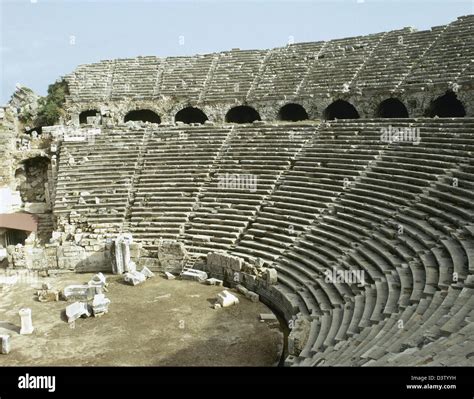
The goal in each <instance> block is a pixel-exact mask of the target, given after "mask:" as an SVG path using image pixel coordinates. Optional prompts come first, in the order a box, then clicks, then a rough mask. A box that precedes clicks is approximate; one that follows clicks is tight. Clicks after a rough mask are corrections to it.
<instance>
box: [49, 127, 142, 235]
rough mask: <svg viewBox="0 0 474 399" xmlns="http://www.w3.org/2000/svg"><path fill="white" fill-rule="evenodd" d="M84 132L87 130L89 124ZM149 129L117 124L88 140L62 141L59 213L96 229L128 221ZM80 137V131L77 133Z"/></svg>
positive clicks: (109, 228)
mask: <svg viewBox="0 0 474 399" xmlns="http://www.w3.org/2000/svg"><path fill="white" fill-rule="evenodd" d="M84 132H85V130H84ZM146 134H147V132H146V129H144V128H143V129H139V130H135V131H128V130H123V129H112V130H111V131H108V132H107V133H103V134H98V135H96V136H85V135H83V136H82V137H83V138H85V140H84V141H63V142H62V145H61V151H60V154H59V159H58V176H57V181H56V195H55V205H54V214H55V215H56V217H57V218H58V219H64V222H67V223H83V224H84V225H88V226H89V229H90V230H91V231H92V230H93V231H96V232H108V231H111V232H113V231H118V230H119V229H120V228H121V227H122V225H123V222H124V217H125V213H126V208H127V204H128V200H129V194H130V190H131V185H132V183H133V177H134V175H135V173H136V171H137V167H138V159H139V154H140V149H141V147H142V143H143V139H144V137H145V135H146ZM78 137H80V136H79V135H78Z"/></svg>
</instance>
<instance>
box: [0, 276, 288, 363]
mask: <svg viewBox="0 0 474 399" xmlns="http://www.w3.org/2000/svg"><path fill="white" fill-rule="evenodd" d="M92 276H93V274H65V275H62V276H57V277H47V278H38V279H36V280H35V281H34V282H31V281H21V280H20V281H19V282H18V283H17V284H16V285H13V286H11V287H10V288H8V289H7V290H5V289H4V290H3V291H1V290H0V334H9V335H10V336H11V338H10V342H11V352H10V353H9V354H8V355H1V354H0V366H2V365H5V366H43V365H44V366H61V365H68V366H274V365H277V364H278V361H279V359H280V356H281V352H282V347H283V333H282V331H281V330H280V327H279V325H278V324H276V323H273V325H272V324H268V323H267V322H261V321H260V320H259V315H260V313H270V312H271V310H270V309H269V308H268V307H267V306H265V305H264V304H262V303H260V302H259V303H253V302H251V301H250V300H248V299H246V298H245V297H243V296H242V295H240V294H238V293H236V292H234V291H232V292H233V293H234V294H235V295H237V296H238V297H239V300H240V303H239V304H238V305H234V306H232V307H228V308H222V309H217V310H216V309H213V308H212V305H213V303H214V300H215V297H216V295H217V293H219V292H220V291H222V289H223V287H215V286H208V285H203V284H199V283H197V282H192V281H183V280H166V279H164V278H162V277H160V276H158V275H156V277H154V278H151V279H149V280H147V281H146V282H145V283H143V284H141V285H138V286H135V287H133V286H130V285H126V284H125V283H123V282H122V278H121V277H119V276H113V275H108V276H107V281H108V283H109V287H108V290H109V291H108V292H107V293H106V296H107V297H108V298H109V299H110V300H111V304H110V306H109V313H108V314H105V315H104V316H102V317H99V318H94V317H90V318H81V319H78V320H76V322H75V323H74V324H75V325H74V324H73V326H74V328H71V327H72V326H70V325H69V324H68V323H67V321H66V317H65V315H64V310H65V308H66V306H67V305H69V303H68V302H65V301H62V300H60V301H58V302H47V303H41V302H39V301H38V300H37V299H36V295H35V293H36V290H37V289H39V288H40V287H41V285H42V283H43V282H49V283H51V284H52V286H53V288H55V289H62V288H64V287H65V286H67V285H69V284H83V283H86V282H87V281H89V280H90V278H91V277H92ZM71 303H72V302H71ZM23 307H29V308H31V309H32V319H33V326H34V327H35V331H34V332H33V334H32V335H20V334H19V331H20V318H19V316H18V311H19V310H20V309H21V308H23Z"/></svg>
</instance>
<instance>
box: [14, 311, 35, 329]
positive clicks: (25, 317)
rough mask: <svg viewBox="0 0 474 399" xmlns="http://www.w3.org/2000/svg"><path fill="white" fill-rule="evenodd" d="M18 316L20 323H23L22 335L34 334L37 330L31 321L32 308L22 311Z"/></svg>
mask: <svg viewBox="0 0 474 399" xmlns="http://www.w3.org/2000/svg"><path fill="white" fill-rule="evenodd" d="M18 314H19V315H20V322H21V329H20V334H21V335H29V334H31V333H33V331H34V329H35V328H34V327H33V321H32V320H31V309H30V308H23V309H20V311H19V312H18Z"/></svg>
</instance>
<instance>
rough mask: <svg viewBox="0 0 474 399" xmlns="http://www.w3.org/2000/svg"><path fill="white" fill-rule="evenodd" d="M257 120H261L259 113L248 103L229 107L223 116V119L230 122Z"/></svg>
mask: <svg viewBox="0 0 474 399" xmlns="http://www.w3.org/2000/svg"><path fill="white" fill-rule="evenodd" d="M259 120H261V119H260V115H259V113H258V112H257V111H256V110H255V109H254V108H252V107H249V106H248V105H239V106H237V107H234V108H231V109H230V110H229V112H227V114H226V116H225V121H226V122H230V123H252V122H254V121H259Z"/></svg>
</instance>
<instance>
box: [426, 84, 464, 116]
mask: <svg viewBox="0 0 474 399" xmlns="http://www.w3.org/2000/svg"><path fill="white" fill-rule="evenodd" d="M425 116H429V117H432V118H433V117H435V116H439V117H441V118H451V117H454V118H456V117H463V116H466V109H465V108H464V104H463V103H462V102H461V101H460V100H459V99H458V98H457V96H456V93H454V92H453V91H451V90H448V91H447V92H446V93H445V94H443V95H442V96H439V97H438V98H436V99H435V100H433V101H432V102H431V104H430V106H429V107H428V109H427V110H426V112H425Z"/></svg>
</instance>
